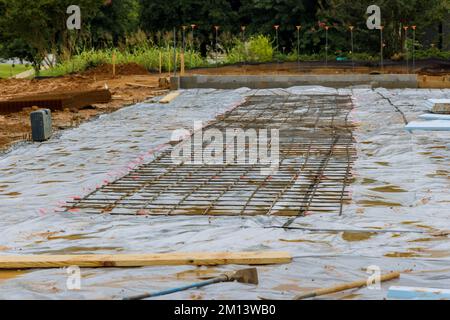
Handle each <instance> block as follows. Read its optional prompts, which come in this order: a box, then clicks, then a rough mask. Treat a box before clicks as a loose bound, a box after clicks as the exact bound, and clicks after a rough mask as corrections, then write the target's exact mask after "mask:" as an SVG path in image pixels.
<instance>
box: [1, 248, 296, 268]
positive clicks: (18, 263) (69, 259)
mask: <svg viewBox="0 0 450 320" xmlns="http://www.w3.org/2000/svg"><path fill="white" fill-rule="evenodd" d="M291 261H292V257H291V255H290V254H289V253H287V252H269V251H256V252H200V253H160V254H113V255H102V254H92V255H23V256H0V269H47V268H62V267H69V266H78V267H80V268H107V267H114V268H131V267H146V266H179V265H194V266H216V265H226V264H236V265H268V264H284V263H290V262H291Z"/></svg>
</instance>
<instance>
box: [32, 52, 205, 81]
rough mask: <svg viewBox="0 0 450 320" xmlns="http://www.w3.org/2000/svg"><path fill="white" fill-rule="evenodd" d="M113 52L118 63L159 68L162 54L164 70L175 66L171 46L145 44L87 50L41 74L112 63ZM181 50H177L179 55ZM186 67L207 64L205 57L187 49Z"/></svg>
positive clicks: (58, 72) (80, 69) (49, 74)
mask: <svg viewBox="0 0 450 320" xmlns="http://www.w3.org/2000/svg"><path fill="white" fill-rule="evenodd" d="M113 52H115V56H116V63H117V64H127V63H136V64H138V65H140V66H142V67H144V68H145V69H147V70H152V71H157V70H159V57H160V54H161V62H162V71H169V70H172V68H173V60H174V54H173V49H171V48H157V47H150V46H143V47H141V48H137V49H135V50H125V51H119V50H114V51H113V50H112V49H104V50H86V51H83V52H81V53H80V54H78V55H75V56H73V57H72V58H71V59H70V60H66V61H62V62H60V63H59V64H57V65H56V66H55V67H53V68H51V69H48V70H43V71H41V73H40V75H41V76H62V75H66V74H71V73H76V72H82V71H85V70H87V69H89V68H92V67H95V66H98V65H101V64H104V63H111V62H112V56H113ZM179 55H180V50H179V49H178V50H177V56H178V57H179ZM185 63H186V68H189V67H193V68H195V67H200V66H205V61H204V59H203V58H202V57H201V56H200V53H198V52H191V51H186V54H185ZM191 64H192V65H191ZM177 65H178V67H180V59H179V58H178V59H177Z"/></svg>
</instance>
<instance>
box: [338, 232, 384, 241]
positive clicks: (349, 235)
mask: <svg viewBox="0 0 450 320" xmlns="http://www.w3.org/2000/svg"><path fill="white" fill-rule="evenodd" d="M375 235H376V233H374V232H343V233H342V239H343V240H345V241H348V242H355V241H365V240H369V239H370V238H372V237H373V236H375Z"/></svg>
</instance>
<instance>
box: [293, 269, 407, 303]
mask: <svg viewBox="0 0 450 320" xmlns="http://www.w3.org/2000/svg"><path fill="white" fill-rule="evenodd" d="M399 277H400V273H399V272H391V273H387V274H385V275H382V276H381V278H380V281H381V282H385V281H389V280H393V279H397V278H399ZM367 285H368V284H367V279H364V280H359V281H354V282H350V283H344V284H339V285H336V286H334V287H330V288H324V289H318V290H314V291H311V292H308V293H304V294H300V295H298V296H295V297H294V299H293V300H303V299H308V298H315V297H318V296H323V295H326V294H331V293H336V292H340V291H345V290H350V289H356V288H361V287H365V286H367Z"/></svg>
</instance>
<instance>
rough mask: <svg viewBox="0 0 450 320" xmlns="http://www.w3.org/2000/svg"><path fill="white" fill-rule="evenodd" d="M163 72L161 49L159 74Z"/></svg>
mask: <svg viewBox="0 0 450 320" xmlns="http://www.w3.org/2000/svg"><path fill="white" fill-rule="evenodd" d="M161 73H162V52H161V50H160V51H159V74H161Z"/></svg>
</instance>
